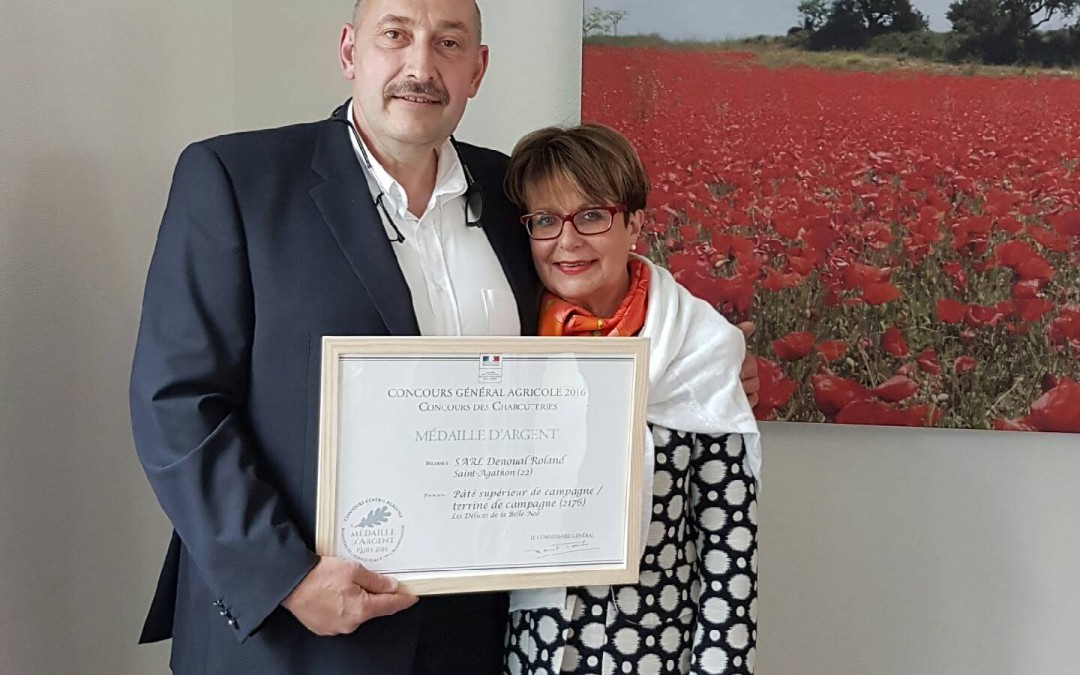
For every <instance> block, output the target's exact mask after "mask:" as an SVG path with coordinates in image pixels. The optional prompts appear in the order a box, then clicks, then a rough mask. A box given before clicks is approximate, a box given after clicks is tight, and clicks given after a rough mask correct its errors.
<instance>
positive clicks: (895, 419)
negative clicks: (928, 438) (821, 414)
mask: <svg viewBox="0 0 1080 675" xmlns="http://www.w3.org/2000/svg"><path fill="white" fill-rule="evenodd" d="M940 420H941V411H940V410H938V409H937V408H933V407H931V406H928V405H917V406H912V407H910V408H896V407H894V406H891V405H888V404H887V403H882V402H881V401H856V402H854V403H852V404H850V405H848V406H846V407H845V408H844V409H843V410H841V411H840V413H839V414H838V415H837V416H836V421H837V422H839V423H840V424H877V425H886V426H898V427H925V426H935V425H936V424H937V423H938V422H939V421H940Z"/></svg>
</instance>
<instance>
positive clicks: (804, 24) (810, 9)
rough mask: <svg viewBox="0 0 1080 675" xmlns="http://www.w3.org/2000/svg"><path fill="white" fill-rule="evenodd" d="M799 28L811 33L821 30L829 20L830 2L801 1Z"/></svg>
mask: <svg viewBox="0 0 1080 675" xmlns="http://www.w3.org/2000/svg"><path fill="white" fill-rule="evenodd" d="M799 18H800V25H799V28H801V29H802V30H806V31H810V32H811V33H812V32H814V31H817V30H821V28H822V26H824V25H825V22H826V21H828V20H829V3H828V2H827V1H826V0H802V2H800V3H799Z"/></svg>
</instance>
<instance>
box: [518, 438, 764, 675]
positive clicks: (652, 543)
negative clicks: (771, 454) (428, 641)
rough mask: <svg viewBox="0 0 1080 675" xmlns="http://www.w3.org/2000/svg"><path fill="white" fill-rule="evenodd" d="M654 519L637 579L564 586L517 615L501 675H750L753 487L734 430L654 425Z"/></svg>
mask: <svg viewBox="0 0 1080 675" xmlns="http://www.w3.org/2000/svg"><path fill="white" fill-rule="evenodd" d="M652 433H653V440H654V441H655V445H656V466H655V474H654V475H655V480H654V483H653V517H652V522H651V523H650V526H649V538H648V542H647V545H646V548H645V554H644V557H643V558H642V564H641V575H640V577H639V579H638V583H637V584H634V585H629V586H589V587H583V588H570V589H568V595H567V603H566V607H565V608H562V609H559V608H551V609H540V610H530V611H521V612H514V613H512V614H511V615H510V626H509V628H508V630H507V635H506V662H505V666H504V669H503V672H504V674H505V675H555V674H556V673H573V674H574V675H615V674H618V673H634V674H636V675H666V674H668V673H679V674H681V675H685V674H693V675H749V674H750V673H753V672H754V660H755V655H756V644H757V500H756V492H757V485H756V483H755V481H754V479H753V478H752V477H751V476H749V475H748V474H747V473H746V467H745V463H744V460H745V453H744V450H743V445H742V438H741V437H740V436H738V435H737V434H726V435H721V436H708V435H705V434H689V433H684V432H681V431H672V430H668V429H665V428H663V427H659V426H652Z"/></svg>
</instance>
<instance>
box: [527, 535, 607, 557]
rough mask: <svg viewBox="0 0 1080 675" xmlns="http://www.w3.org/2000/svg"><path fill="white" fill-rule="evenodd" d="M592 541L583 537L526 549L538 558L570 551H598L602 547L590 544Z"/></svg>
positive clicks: (564, 553)
mask: <svg viewBox="0 0 1080 675" xmlns="http://www.w3.org/2000/svg"><path fill="white" fill-rule="evenodd" d="M591 543H592V542H590V541H587V540H584V539H583V540H581V541H568V542H564V543H562V544H552V545H551V546H545V547H543V548H529V549H525V550H526V551H528V552H529V553H535V554H536V557H537V558H552V557H554V556H559V555H566V554H568V553H583V552H585V551H597V550H599V549H600V547H599V546H589V544H591Z"/></svg>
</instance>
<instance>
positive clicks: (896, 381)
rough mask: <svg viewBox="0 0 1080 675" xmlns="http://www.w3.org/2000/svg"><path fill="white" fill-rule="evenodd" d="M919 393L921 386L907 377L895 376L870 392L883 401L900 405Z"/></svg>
mask: <svg viewBox="0 0 1080 675" xmlns="http://www.w3.org/2000/svg"><path fill="white" fill-rule="evenodd" d="M917 391H919V385H917V384H915V381H914V380H912V379H911V378H910V377H907V376H906V375H895V376H893V377H891V378H889V379H888V380H886V381H885V382H883V383H882V384H879V385H878V386H876V387H874V388H873V389H871V390H870V393H871V394H873V395H874V396H877V397H878V398H880V399H881V400H882V401H888V402H889V403H898V402H900V401H903V400H904V399H906V398H908V397H910V396H912V395H913V394H915V392H917Z"/></svg>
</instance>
